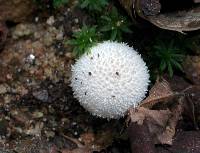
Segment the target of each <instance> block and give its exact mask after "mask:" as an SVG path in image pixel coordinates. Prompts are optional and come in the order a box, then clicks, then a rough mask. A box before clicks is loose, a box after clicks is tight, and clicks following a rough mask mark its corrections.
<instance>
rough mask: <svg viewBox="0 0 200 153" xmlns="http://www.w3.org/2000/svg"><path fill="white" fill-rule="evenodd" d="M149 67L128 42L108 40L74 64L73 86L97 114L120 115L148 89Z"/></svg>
mask: <svg viewBox="0 0 200 153" xmlns="http://www.w3.org/2000/svg"><path fill="white" fill-rule="evenodd" d="M148 84H149V73H148V68H147V66H146V64H145V62H144V61H143V59H142V58H141V56H140V55H139V54H138V53H137V52H136V51H135V50H134V49H133V48H131V47H129V46H128V45H127V44H125V43H118V42H111V41H105V42H103V43H99V44H97V45H96V46H94V47H92V48H91V49H90V51H89V53H85V54H84V55H83V56H82V57H81V58H79V59H78V60H77V61H76V63H75V64H74V65H73V66H72V80H71V87H72V89H73V91H74V96H75V97H76V98H77V99H78V100H79V102H80V104H81V105H82V106H83V107H84V108H85V109H86V110H88V111H89V112H90V113H92V114H93V115H97V116H99V117H103V118H108V119H110V118H120V117H122V116H124V114H125V112H126V111H127V110H128V108H130V107H131V106H136V105H137V104H138V103H139V102H140V101H141V100H142V99H143V98H144V97H145V94H146V92H147V87H148Z"/></svg>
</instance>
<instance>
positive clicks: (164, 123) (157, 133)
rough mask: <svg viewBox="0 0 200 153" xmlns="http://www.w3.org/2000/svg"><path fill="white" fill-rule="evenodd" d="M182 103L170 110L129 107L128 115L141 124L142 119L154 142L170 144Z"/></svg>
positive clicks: (132, 120)
mask: <svg viewBox="0 0 200 153" xmlns="http://www.w3.org/2000/svg"><path fill="white" fill-rule="evenodd" d="M181 113H182V105H181V104H179V105H176V106H175V107H174V109H172V111H169V110H149V109H146V108H143V107H139V108H137V109H131V110H130V111H129V116H130V119H131V122H137V123H138V124H140V125H141V124H143V122H144V120H146V123H147V125H148V128H149V131H150V133H151V135H152V136H153V138H154V143H155V144H169V145H171V144H172V138H173V136H174V134H175V128H176V124H177V122H178V120H179V119H180V117H181Z"/></svg>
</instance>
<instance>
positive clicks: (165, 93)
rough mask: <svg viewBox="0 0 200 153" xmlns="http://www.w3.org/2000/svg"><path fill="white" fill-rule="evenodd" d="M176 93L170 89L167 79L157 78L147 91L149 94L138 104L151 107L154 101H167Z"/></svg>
mask: <svg viewBox="0 0 200 153" xmlns="http://www.w3.org/2000/svg"><path fill="white" fill-rule="evenodd" d="M177 95H178V93H176V92H173V91H172V89H171V87H170V84H169V83H168V82H167V80H165V79H164V78H161V79H157V81H156V83H155V85H154V86H153V87H152V88H151V90H150V91H149V96H148V97H147V98H146V99H145V100H143V101H142V102H141V104H140V106H142V107H147V108H151V107H152V106H153V105H155V104H156V103H158V102H161V101H162V102H163V101H168V100H170V99H172V98H174V97H175V96H177Z"/></svg>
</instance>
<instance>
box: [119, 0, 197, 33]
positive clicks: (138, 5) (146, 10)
mask: <svg viewBox="0 0 200 153" xmlns="http://www.w3.org/2000/svg"><path fill="white" fill-rule="evenodd" d="M119 1H120V2H121V4H122V6H124V8H125V9H126V11H127V12H128V14H129V15H130V16H131V17H132V18H133V17H134V16H139V17H141V18H143V19H145V20H147V21H149V22H150V23H152V24H154V25H155V26H157V27H159V28H162V29H167V30H173V31H178V32H181V33H182V32H183V31H193V30H198V29H200V18H199V13H200V7H199V6H198V5H197V6H196V7H191V8H190V9H185V10H183V11H182V10H178V11H173V12H169V13H164V14H163V13H162V12H161V11H160V10H161V8H162V7H163V6H162V3H160V1H158V0H119ZM195 2H196V1H195ZM195 2H194V4H195ZM171 5H173V4H171ZM132 12H134V14H136V15H133V13H132ZM135 20H136V18H133V21H134V22H135Z"/></svg>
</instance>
